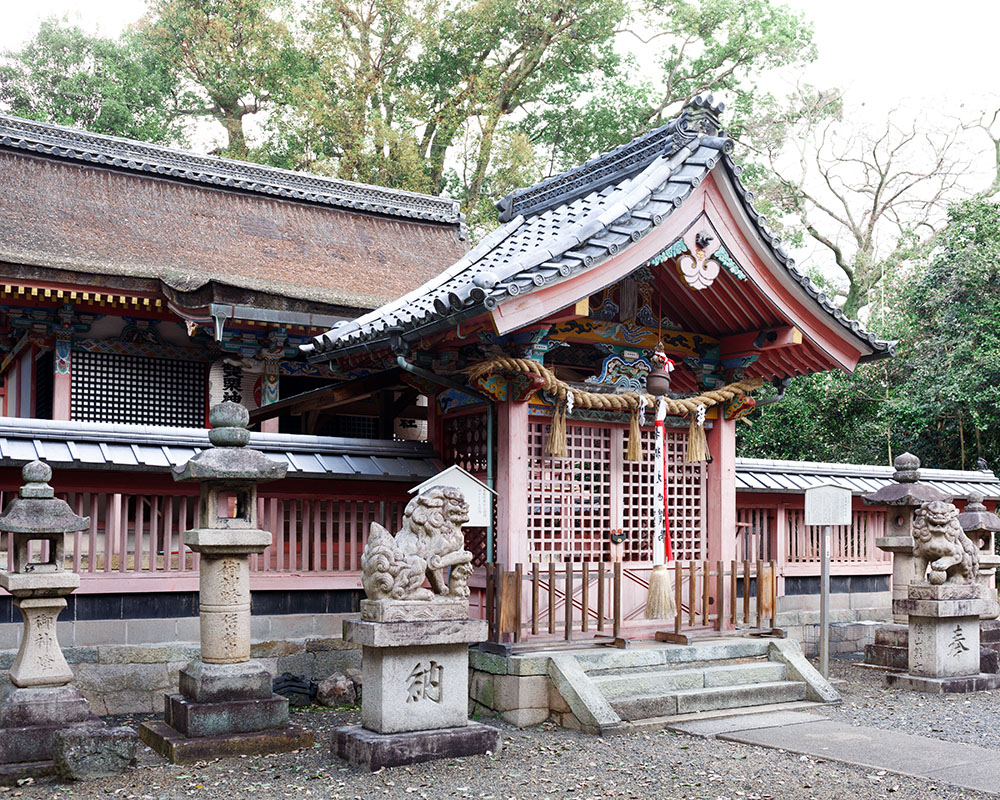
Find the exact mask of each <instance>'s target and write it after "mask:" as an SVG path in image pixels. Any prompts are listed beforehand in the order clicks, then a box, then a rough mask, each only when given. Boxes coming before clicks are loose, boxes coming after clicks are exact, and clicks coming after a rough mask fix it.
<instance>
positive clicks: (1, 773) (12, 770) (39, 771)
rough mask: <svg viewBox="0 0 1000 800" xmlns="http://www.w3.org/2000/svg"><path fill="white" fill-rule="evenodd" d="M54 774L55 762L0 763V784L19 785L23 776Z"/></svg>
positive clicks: (35, 776)
mask: <svg viewBox="0 0 1000 800" xmlns="http://www.w3.org/2000/svg"><path fill="white" fill-rule="evenodd" d="M55 774H56V765H55V762H54V761H52V760H51V759H48V760H46V761H28V762H23V763H20V764H0V786H19V785H22V784H21V781H23V780H24V779H25V778H46V777H48V776H50V775H55Z"/></svg>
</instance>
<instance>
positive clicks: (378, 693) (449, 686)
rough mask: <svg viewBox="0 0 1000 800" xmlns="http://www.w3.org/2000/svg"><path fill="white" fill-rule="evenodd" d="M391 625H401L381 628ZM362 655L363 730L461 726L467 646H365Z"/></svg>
mask: <svg viewBox="0 0 1000 800" xmlns="http://www.w3.org/2000/svg"><path fill="white" fill-rule="evenodd" d="M373 624H379V623H373ZM396 624H404V623H392V622H390V623H384V625H386V626H388V625H396ZM410 624H414V623H410ZM362 651H363V654H364V655H363V657H362V660H361V669H362V681H361V683H362V685H363V686H364V693H363V694H362V696H361V722H362V724H363V725H364V726H365V728H366V729H367V730H370V731H375V732H377V733H403V732H405V731H424V730H435V729H441V728H457V727H460V726H462V725H464V724H465V723H466V721H467V719H468V714H469V646H468V645H467V644H465V643H464V642H461V643H458V644H445V645H442V644H438V645H431V646H428V647H424V646H410V647H368V646H365V647H363V648H362Z"/></svg>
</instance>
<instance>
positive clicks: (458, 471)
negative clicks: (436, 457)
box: [410, 465, 496, 528]
mask: <svg viewBox="0 0 1000 800" xmlns="http://www.w3.org/2000/svg"><path fill="white" fill-rule="evenodd" d="M434 486H450V487H452V488H454V489H458V490H459V491H460V492H461V493H462V494H463V495H464V497H465V502H466V503H468V504H469V521H468V522H466V523H465V524H466V525H468V526H469V527H470V528H484V527H486V526H487V525H489V524H490V520H491V519H492V518H493V495H494V494H496V493H495V492H494V491H493V490H492V489H490V487H488V486H487V485H486V484H485V483H483V482H482V481H481V480H479V478H477V477H476V476H475V475H471V474H470V473H468V472H466V471H465V470H464V469H462V468H461V467H459V466H457V465H455V466H451V467H448V469H446V470H442V471H441V472H439V473H438V474H437V475H435V476H434V477H433V478H428V479H427V480H425V481H424V482H423V483H421V484H419V485H418V486H414V487H413V488H412V489H410V494H419V493H420V492H425V491H427V490H428V489H430V488H432V487H434Z"/></svg>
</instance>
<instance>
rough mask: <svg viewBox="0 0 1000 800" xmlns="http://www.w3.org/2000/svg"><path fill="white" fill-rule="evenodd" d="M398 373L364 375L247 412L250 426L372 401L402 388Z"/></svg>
mask: <svg viewBox="0 0 1000 800" xmlns="http://www.w3.org/2000/svg"><path fill="white" fill-rule="evenodd" d="M402 385H403V383H402V379H401V370H399V369H398V368H394V369H390V370H386V371H385V372H379V373H376V374H374V375H366V376H364V377H363V378H356V379H355V380H353V381H347V382H346V383H340V384H337V385H336V386H324V387H323V388H322V389H313V390H312V391H310V392H303V393H302V394H297V395H295V396H294V397H287V398H285V399H284V400H279V401H278V402H277V403H271V404H270V405H267V406H263V407H261V408H256V409H254V410H253V411H251V412H250V424H251V425H252V424H254V423H257V422H260V421H261V420H265V419H272V418H273V417H276V416H278V415H279V414H302V413H304V412H307V411H323V410H326V409H329V408H335V407H337V406H342V405H346V404H347V403H353V402H355V401H357V400H362V399H364V398H366V397H371V396H372V395H373V394H375V393H376V392H379V391H382V390H383V389H397V388H399V387H400V386H402Z"/></svg>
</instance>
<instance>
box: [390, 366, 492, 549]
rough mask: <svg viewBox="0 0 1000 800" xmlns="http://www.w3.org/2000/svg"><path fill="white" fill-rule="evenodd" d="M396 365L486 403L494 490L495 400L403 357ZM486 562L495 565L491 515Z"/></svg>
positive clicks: (489, 465) (488, 467) (489, 471)
mask: <svg viewBox="0 0 1000 800" xmlns="http://www.w3.org/2000/svg"><path fill="white" fill-rule="evenodd" d="M396 364H397V365H398V366H399V368H400V369H401V370H403V371H404V372H409V373H410V374H411V375H416V376H417V377H418V378H423V379H424V380H428V381H430V382H431V383H436V384H437V385H438V386H446V387H448V388H449V389H454V390H455V391H456V392H462V394H468V395H472V396H473V397H479V398H481V399H482V400H484V401H485V402H486V485H487V486H488V487H490V489H491V490H492V489H493V488H494V473H493V413H494V405H493V400H492V399H491V398H490V397H487V396H486V395H484V394H481V393H480V392H477V391H476V390H475V389H473V388H471V387H469V386H468V385H466V384H462V383H459V382H458V381H453V380H452V379H451V378H445V377H442V376H441V375H435V374H434V373H433V372H431V371H430V370H427V369H424V368H423V367H418V366H417V365H416V364H411V363H410V362H409V361H407V360H406V359H405V358H403V356H399V355H397V356H396ZM486 562H487V563H493V516H492V515H490V521H489V523H488V524H487V525H486Z"/></svg>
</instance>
